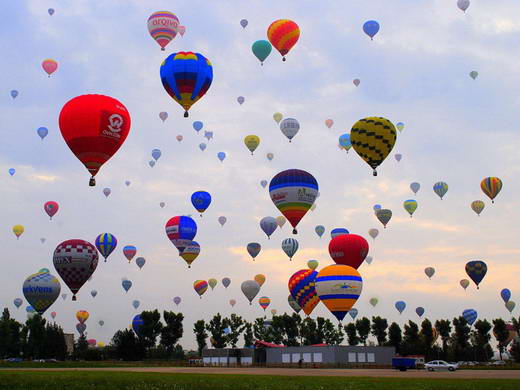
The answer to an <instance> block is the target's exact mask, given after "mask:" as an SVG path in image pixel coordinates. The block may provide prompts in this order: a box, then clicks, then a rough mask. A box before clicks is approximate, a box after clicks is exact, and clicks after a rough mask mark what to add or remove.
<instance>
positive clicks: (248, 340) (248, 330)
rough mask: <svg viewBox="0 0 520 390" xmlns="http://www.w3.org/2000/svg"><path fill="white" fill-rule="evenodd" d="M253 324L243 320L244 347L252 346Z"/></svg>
mask: <svg viewBox="0 0 520 390" xmlns="http://www.w3.org/2000/svg"><path fill="white" fill-rule="evenodd" d="M253 339H254V335H253V324H252V323H250V322H247V321H245V322H244V347H245V348H249V347H252V346H253Z"/></svg>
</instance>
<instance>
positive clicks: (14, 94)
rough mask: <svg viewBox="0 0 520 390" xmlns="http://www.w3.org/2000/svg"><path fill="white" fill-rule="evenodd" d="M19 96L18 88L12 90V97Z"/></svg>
mask: <svg viewBox="0 0 520 390" xmlns="http://www.w3.org/2000/svg"><path fill="white" fill-rule="evenodd" d="M17 96H18V91H17V90H16V89H13V90H12V91H11V97H12V98H13V99H16V97H17Z"/></svg>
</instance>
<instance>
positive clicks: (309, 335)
mask: <svg viewBox="0 0 520 390" xmlns="http://www.w3.org/2000/svg"><path fill="white" fill-rule="evenodd" d="M320 318H321V317H318V320H319V319H320ZM321 320H323V318H322V319H321ZM300 335H301V337H302V344H303V345H313V344H321V343H323V334H320V333H319V332H318V324H317V322H316V321H315V320H314V319H312V318H310V317H307V318H305V319H304V320H303V321H302V323H301V325H300Z"/></svg>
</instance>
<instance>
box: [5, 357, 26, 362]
mask: <svg viewBox="0 0 520 390" xmlns="http://www.w3.org/2000/svg"><path fill="white" fill-rule="evenodd" d="M4 361H6V362H9V363H20V362H22V361H23V359H22V358H8V359H5V360H4Z"/></svg>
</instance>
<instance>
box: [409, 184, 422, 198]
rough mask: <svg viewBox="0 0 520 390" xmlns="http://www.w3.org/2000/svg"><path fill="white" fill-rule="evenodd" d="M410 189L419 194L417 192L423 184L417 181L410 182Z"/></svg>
mask: <svg viewBox="0 0 520 390" xmlns="http://www.w3.org/2000/svg"><path fill="white" fill-rule="evenodd" d="M410 189H411V190H412V191H413V193H414V194H416V195H417V192H419V190H420V189H421V185H420V184H419V183H417V182H413V183H411V184H410Z"/></svg>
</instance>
